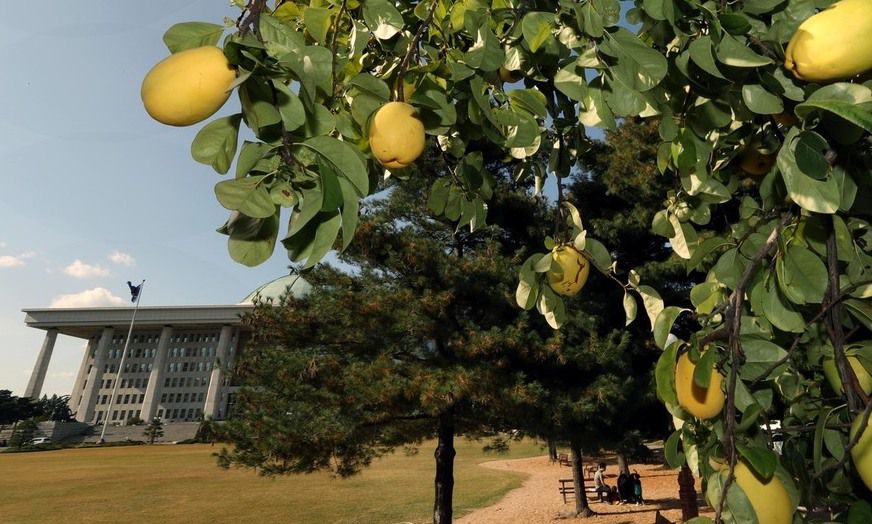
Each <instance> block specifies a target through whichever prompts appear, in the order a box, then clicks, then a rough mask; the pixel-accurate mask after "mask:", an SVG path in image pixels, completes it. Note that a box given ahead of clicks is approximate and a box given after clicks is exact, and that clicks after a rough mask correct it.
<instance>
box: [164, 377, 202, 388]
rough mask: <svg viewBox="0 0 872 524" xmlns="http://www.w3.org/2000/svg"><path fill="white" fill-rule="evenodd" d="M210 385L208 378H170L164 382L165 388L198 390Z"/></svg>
mask: <svg viewBox="0 0 872 524" xmlns="http://www.w3.org/2000/svg"><path fill="white" fill-rule="evenodd" d="M208 383H209V378H208V377H169V378H167V379H165V380H164V387H165V388H190V387H194V388H198V387H202V386H205V385H206V384H208Z"/></svg>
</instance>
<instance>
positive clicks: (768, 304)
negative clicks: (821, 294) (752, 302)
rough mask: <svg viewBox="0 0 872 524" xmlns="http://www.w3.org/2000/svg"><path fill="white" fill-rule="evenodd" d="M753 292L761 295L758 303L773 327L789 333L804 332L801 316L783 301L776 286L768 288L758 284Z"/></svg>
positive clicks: (803, 322)
mask: <svg viewBox="0 0 872 524" xmlns="http://www.w3.org/2000/svg"><path fill="white" fill-rule="evenodd" d="M753 292H754V293H757V292H759V293H760V294H761V297H760V299H761V300H760V303H761V304H762V307H763V313H764V314H765V315H766V319H767V320H768V321H769V322H771V323H772V325H773V326H775V327H777V328H778V329H780V330H782V331H787V332H790V333H802V332H803V331H805V321H804V320H803V318H802V315H800V314H799V313H797V312H796V310H795V309H793V306H791V305H789V304H788V303H787V302H786V301H785V300H784V298H783V297H782V296H781V293H780V292H779V290H778V286H775V285H773V286H772V287H771V288H768V287H767V286H766V285H764V284H760V285H759V286H757V287H755V288H754V291H753Z"/></svg>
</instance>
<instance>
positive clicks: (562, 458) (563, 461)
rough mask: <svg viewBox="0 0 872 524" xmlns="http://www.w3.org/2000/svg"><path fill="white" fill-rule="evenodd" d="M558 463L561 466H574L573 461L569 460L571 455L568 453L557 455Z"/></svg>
mask: <svg viewBox="0 0 872 524" xmlns="http://www.w3.org/2000/svg"><path fill="white" fill-rule="evenodd" d="M557 463H558V464H560V465H561V466H572V461H571V460H570V459H569V455H567V454H566V453H561V454H559V455H557Z"/></svg>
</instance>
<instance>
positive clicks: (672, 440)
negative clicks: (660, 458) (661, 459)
mask: <svg viewBox="0 0 872 524" xmlns="http://www.w3.org/2000/svg"><path fill="white" fill-rule="evenodd" d="M680 443H681V430H680V429H677V430H675V431H673V432H672V434H671V435H669V438H667V439H666V443H665V445H664V446H663V451H664V455H665V457H666V464H667V465H668V466H669V467H670V468H672V469H678V468H680V467H681V466H683V465H684V460H685V458H684V452H683V451H679V450H678V445H679V444H680Z"/></svg>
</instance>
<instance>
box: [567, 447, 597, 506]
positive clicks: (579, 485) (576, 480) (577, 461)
mask: <svg viewBox="0 0 872 524" xmlns="http://www.w3.org/2000/svg"><path fill="white" fill-rule="evenodd" d="M569 449H570V451H571V452H572V483H573V484H574V487H575V514H576V515H577V516H579V517H591V516H593V515H596V513H594V512H593V511H591V509H590V506H589V505H588V504H587V493H586V492H585V491H584V475H583V474H582V471H581V464H582V463H581V446H580V445H579V444H578V442H571V443H570V444H569Z"/></svg>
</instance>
